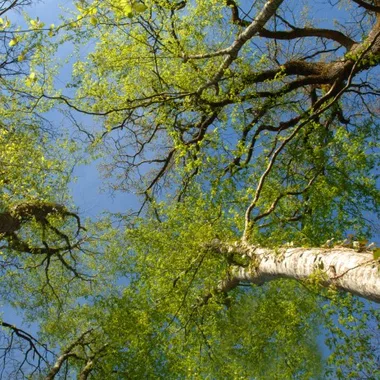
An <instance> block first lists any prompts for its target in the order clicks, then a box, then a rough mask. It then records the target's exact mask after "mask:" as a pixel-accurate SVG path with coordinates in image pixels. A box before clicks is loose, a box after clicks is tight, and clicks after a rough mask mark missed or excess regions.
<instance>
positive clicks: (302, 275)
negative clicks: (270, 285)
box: [219, 245, 380, 303]
mask: <svg viewBox="0 0 380 380" xmlns="http://www.w3.org/2000/svg"><path fill="white" fill-rule="evenodd" d="M226 248H227V247H226V246H224V247H220V251H224V252H226ZM227 250H228V251H229V252H232V251H233V252H234V254H241V255H246V256H248V257H249V258H250V260H251V263H250V265H249V266H247V267H241V266H236V267H235V270H234V272H233V275H232V277H231V278H230V279H228V280H226V281H223V282H222V283H221V284H220V287H219V289H220V291H228V290H230V289H231V288H234V287H235V286H237V285H238V284H239V283H241V282H250V283H253V284H257V285H262V284H264V283H266V282H268V281H272V280H276V279H280V278H291V279H295V280H305V279H307V278H309V277H310V276H312V275H315V274H316V273H317V272H318V273H319V275H320V278H321V285H323V286H326V287H327V286H334V287H335V288H336V289H339V290H342V291H346V292H350V293H352V294H355V295H358V296H361V297H363V298H366V299H368V300H371V301H375V302H378V303H380V262H379V260H374V258H373V254H372V252H357V251H355V250H353V249H351V248H331V249H329V248H288V249H285V248H281V249H279V250H274V249H272V250H271V249H264V248H255V247H254V246H249V245H244V246H237V247H236V246H229V247H228V248H227Z"/></svg>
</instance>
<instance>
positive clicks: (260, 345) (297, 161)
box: [0, 0, 380, 379]
mask: <svg viewBox="0 0 380 380" xmlns="http://www.w3.org/2000/svg"><path fill="white" fill-rule="evenodd" d="M338 5H340V6H341V7H338ZM318 6H321V7H323V8H324V11H325V12H326V13H325V14H329V15H331V17H329V18H328V19H327V20H320V21H319V20H318V19H317V18H316V17H311V16H312V15H313V14H314V12H316V8H315V7H316V5H314V4H313V3H311V2H306V1H305V2H304V3H299V2H292V1H288V2H287V1H281V0H267V1H256V2H247V1H242V2H241V3H238V2H237V1H236V2H235V1H233V0H223V1H222V0H213V1H210V0H208V1H205V0H198V1H196V2H189V1H181V2H174V1H168V0H151V1H148V0H147V1H145V2H138V1H130V2H129V1H123V0H120V1H116V0H115V1H112V3H108V2H105V1H96V0H95V1H81V2H79V3H77V4H76V9H77V11H76V12H74V13H76V14H75V15H73V16H72V18H71V16H69V17H68V18H67V19H66V20H65V21H64V23H63V24H62V25H61V26H59V27H58V28H55V27H51V28H48V29H47V30H45V33H46V34H44V31H43V30H42V29H43V27H42V29H41V30H39V31H38V32H37V34H36V35H37V36H40V37H39V38H40V40H39V44H38V46H39V48H38V49H37V50H36V51H35V52H33V53H31V54H32V56H33V71H32V72H31V73H30V74H29V76H28V79H27V82H25V80H24V82H23V83H21V82H20V81H19V82H17V83H15V84H14V85H13V87H12V88H15V89H16V91H17V92H22V93H23V94H27V96H26V99H25V97H23V98H22V102H21V104H22V106H23V107H28V102H30V101H31V102H36V100H37V99H38V101H43V102H45V103H44V104H45V105H44V107H45V108H43V107H42V108H41V109H40V110H38V112H37V114H38V115H41V113H42V112H43V111H46V109H48V107H50V106H51V105H52V104H53V103H54V104H56V106H59V105H61V107H62V109H63V111H64V112H67V113H68V114H69V115H70V117H71V119H72V120H73V118H74V117H78V118H82V119H83V121H82V122H80V120H76V119H74V120H75V124H76V126H77V127H78V128H79V131H80V132H81V133H82V134H83V135H84V136H85V137H87V138H88V140H89V141H88V142H89V143H90V149H91V151H94V152H95V153H96V154H101V155H102V156H103V159H104V162H103V170H104V173H105V176H106V177H108V178H109V179H110V182H111V186H112V187H113V189H115V190H117V191H124V192H128V191H135V192H138V193H139V194H140V196H141V199H142V203H141V208H140V209H139V210H138V211H137V212H131V213H129V214H127V213H122V214H118V215H114V216H112V217H111V221H112V220H113V221H115V220H116V219H117V220H118V222H119V226H122V227H119V228H115V227H112V223H111V222H110V221H107V220H103V221H102V220H100V221H98V222H97V223H95V224H94V223H88V224H86V226H84V225H83V226H82V222H81V219H80V217H79V216H78V214H77V213H76V212H74V211H72V210H71V208H70V206H64V204H65V203H69V201H68V199H67V198H64V200H63V201H62V200H58V199H57V198H56V196H55V195H56V194H55V192H54V191H53V192H52V193H50V192H49V196H48V197H45V198H42V195H43V194H45V192H46V189H47V188H49V186H46V185H45V184H44V182H41V181H36V183H34V182H33V183H30V181H29V180H28V181H29V182H28V185H29V186H30V187H31V188H32V189H33V191H35V195H33V199H29V198H28V196H26V195H25V194H27V193H24V192H23V191H21V190H22V188H21V186H20V183H21V182H22V181H24V179H19V178H18V177H17V172H14V171H13V170H9V171H8V172H7V174H4V173H2V174H1V175H2V178H4V179H5V180H4V181H3V182H4V183H5V184H7V182H9V183H11V184H12V186H13V187H14V188H17V189H20V197H21V198H20V199H21V200H18V202H17V203H10V202H9V201H7V202H5V201H4V207H3V209H2V213H1V214H0V233H1V234H2V235H1V236H2V240H4V241H5V244H6V246H5V248H6V249H7V250H8V251H9V253H7V255H9V254H10V255H11V256H12V255H13V257H15V258H17V260H19V257H20V256H19V253H20V252H22V253H23V254H25V253H29V255H30V256H28V260H29V261H28V262H27V263H28V265H29V266H25V265H18V266H16V269H17V271H16V272H17V273H16V275H15V274H14V271H13V272H12V271H10V270H8V268H6V273H5V280H4V281H5V287H4V289H5V292H8V293H9V294H10V295H12V296H13V295H15V297H16V300H17V302H15V303H14V305H15V306H17V305H19V306H20V307H21V308H22V310H23V313H24V315H25V317H26V318H29V320H31V319H33V320H38V322H39V328H40V336H39V337H38V339H37V338H34V337H32V336H30V335H28V333H26V332H25V331H24V330H22V329H18V328H16V327H15V326H13V325H12V324H10V323H8V322H3V326H4V327H5V328H6V329H7V330H8V331H9V333H10V334H11V336H12V335H14V334H16V335H17V336H18V337H19V338H21V340H24V342H25V341H26V343H27V346H28V347H29V349H30V351H26V354H25V355H26V356H24V358H26V359H27V360H29V358H28V352H31V351H32V352H35V353H36V355H37V356H38V358H43V360H42V359H41V360H39V359H37V361H38V362H37V363H36V362H33V360H32V361H31V364H30V365H32V366H33V365H34V371H35V372H34V373H35V374H37V373H39V374H40V375H41V376H45V377H46V378H48V379H53V378H58V377H59V376H60V377H62V378H70V376H71V377H73V376H77V377H78V378H81V379H86V378H137V379H139V378H206V377H207V376H208V377H210V378H228V379H229V378H231V379H239V378H242V379H249V378H258V379H265V378H276V379H277V378H278V379H280V378H283V379H289V378H297V379H298V378H299V379H310V378H314V377H315V378H317V377H318V376H319V377H321V378H326V377H329V376H330V377H331V378H365V377H366V378H373V379H375V378H376V377H377V376H378V375H379V370H380V354H379V351H378V346H377V345H376V338H377V337H376V323H378V322H379V320H378V318H379V315H378V313H376V309H372V306H371V304H370V303H363V302H362V301H361V299H360V298H358V297H356V296H361V297H364V298H367V299H368V300H372V301H375V302H379V301H380V276H379V262H378V260H379V252H378V249H376V247H375V244H368V243H369V241H370V240H369V239H370V238H371V237H372V236H373V235H374V234H375V233H376V225H375V222H373V219H374V218H375V217H376V216H378V215H379V192H378V189H377V187H376V180H377V173H376V170H377V168H378V146H377V145H376V141H377V137H378V133H379V122H378V116H379V109H378V105H377V103H376V101H378V96H379V88H378V82H377V77H378V66H379V60H380V16H379V14H380V3H379V1H377V0H375V1H361V0H360V1H359V0H350V1H338V2H337V3H336V4H332V3H330V2H329V1H323V2H321V4H319V5H318ZM340 19H343V20H344V22H343V23H342V22H339V20H340ZM34 36H35V35H34ZM31 38H36V37H31ZM67 41H69V42H70V43H71V44H74V45H75V46H76V47H77V51H78V57H77V61H76V62H75V64H74V65H73V72H72V80H71V81H69V82H68V83H67V85H66V87H67V88H68V89H69V92H66V93H65V90H63V91H61V93H60V91H57V90H54V89H53V80H52V77H53V73H54V72H55V71H54V70H55V64H56V58H55V57H54V56H52V63H51V65H50V66H49V62H48V60H49V57H48V56H47V54H46V52H54V51H55V49H56V48H57V46H59V45H61V44H64V43H66V42H67ZM83 47H85V50H86V52H87V55H85V53H84V52H83V51H82V50H81V48H83ZM45 49H46V50H45ZM43 52H45V54H44V53H43ZM11 67H12V66H11ZM32 73H34V75H32ZM43 73H45V74H44V75H42V74H43ZM77 115H78V116H77ZM13 117H15V116H14V115H12V118H13ZM89 121H91V125H94V127H93V128H92V129H89V128H87V127H86V124H87V125H88V124H89ZM81 124H83V125H81ZM39 125H40V124H39ZM3 129H4V128H3ZM4 130H5V131H6V132H5V133H6V134H7V133H8V131H7V130H6V129H4ZM15 130H16V132H17V133H18V134H20V135H21V136H23V137H25V138H26V140H27V143H28V144H29V145H26V146H29V148H28V149H30V150H31V152H33V154H37V155H38V154H40V153H39V151H40V150H41V149H42V147H45V146H46V144H47V142H46V141H43V142H42V143H34V142H33V141H34V140H30V139H29V137H28V136H29V134H28V131H27V130H25V128H22V127H17V128H15ZM34 133H36V136H37V137H36V139H38V137H39V136H41V133H42V132H41V128H36V129H35V132H34ZM35 141H37V140H35ZM5 146H6V147H7V149H11V147H12V146H13V145H11V144H9V143H8V142H7V143H5ZM21 146H22V148H21V149H22V150H25V149H26V148H25V147H24V146H23V145H21ZM63 148H65V147H63ZM56 156H57V153H55V152H54V153H53V154H52V158H51V160H53V159H54V157H56ZM0 157H1V156H0ZM15 157H17V162H18V163H19V162H24V161H23V159H24V158H25V157H22V155H16V156H15ZM38 160H39V161H38ZM35 161H37V162H41V161H43V160H42V158H41V159H35ZM37 168H38V169H37V170H38V172H39V173H41V175H42V176H45V175H47V177H46V178H50V179H55V180H56V179H57V176H55V175H50V173H49V171H48V168H46V167H45V166H44V164H40V163H39V164H38V166H37ZM63 170H64V169H63V168H62V169H61V171H63ZM15 173H16V174H15ZM8 177H9V179H8ZM58 178H59V176H58ZM20 181H21V182H20ZM41 185H42V186H41ZM34 189H36V190H34ZM63 192H64V190H63ZM4 193H5V194H8V192H7V191H5V192H4ZM350 232H351V233H352V235H348V234H349V233H350ZM82 235H83V236H82ZM36 254H38V255H42V256H41V257H43V259H42V261H40V262H39V265H37V266H35V268H34V269H35V270H34V271H33V272H32V273H28V272H25V268H29V267H30V266H31V265H32V264H31V263H33V262H34V260H35V259H34V257H35V256H36ZM53 259H54V260H53ZM51 261H53V262H54V263H53V264H51ZM14 278H16V279H18V280H17V281H16V282H15V283H16V284H17V283H20V281H26V283H27V284H28V287H29V289H31V290H32V291H34V292H35V294H34V296H33V297H30V299H28V300H27V301H26V300H25V297H23V296H22V295H21V294H20V292H17V290H15V288H14V286H13V287H12V286H11V283H10V279H12V281H14ZM53 278H54V280H53ZM252 284H253V286H252ZM46 289H48V291H46ZM8 299H9V297H8ZM319 324H321V325H323V326H324V330H321V329H319V328H318V325H319ZM323 333H326V334H327V335H328V336H327V339H326V344H327V346H328V347H329V350H330V356H329V359H328V360H327V361H326V360H325V359H324V358H323V357H322V356H323V355H322V353H321V349H320V347H318V344H317V336H318V335H320V334H323ZM329 334H331V336H330V335H329ZM39 342H41V345H44V344H48V343H49V344H50V345H51V348H49V350H50V351H44V352H45V353H44V355H42V354H39V352H40V351H39V348H38V344H40V343H39ZM7 344H8V342H7ZM8 347H11V346H8ZM27 350H28V348H27ZM5 353H6V354H7V351H5ZM5 357H6V358H7V356H5ZM8 357H9V356H8ZM44 362H45V364H44ZM26 364H28V363H25V362H21V364H17V366H16V367H15V369H14V370H15V372H14V373H22V372H21V371H25V369H24V367H25V366H26V367H27V365H26Z"/></svg>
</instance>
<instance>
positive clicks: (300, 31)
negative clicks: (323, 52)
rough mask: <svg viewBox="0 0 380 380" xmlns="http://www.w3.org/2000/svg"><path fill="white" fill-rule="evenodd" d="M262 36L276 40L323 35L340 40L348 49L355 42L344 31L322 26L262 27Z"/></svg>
mask: <svg viewBox="0 0 380 380" xmlns="http://www.w3.org/2000/svg"><path fill="white" fill-rule="evenodd" d="M259 36H260V37H266V38H274V39H276V40H292V39H295V38H302V37H321V38H327V39H330V40H333V41H336V42H338V43H339V44H340V45H342V46H344V47H345V48H346V49H347V50H349V49H351V48H352V46H353V45H354V44H355V41H354V40H352V39H351V38H349V37H347V36H346V35H345V34H343V33H342V32H339V31H337V30H333V29H320V28H295V29H294V30H289V31H272V30H267V29H264V28H263V29H262V30H261V31H260V32H259Z"/></svg>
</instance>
